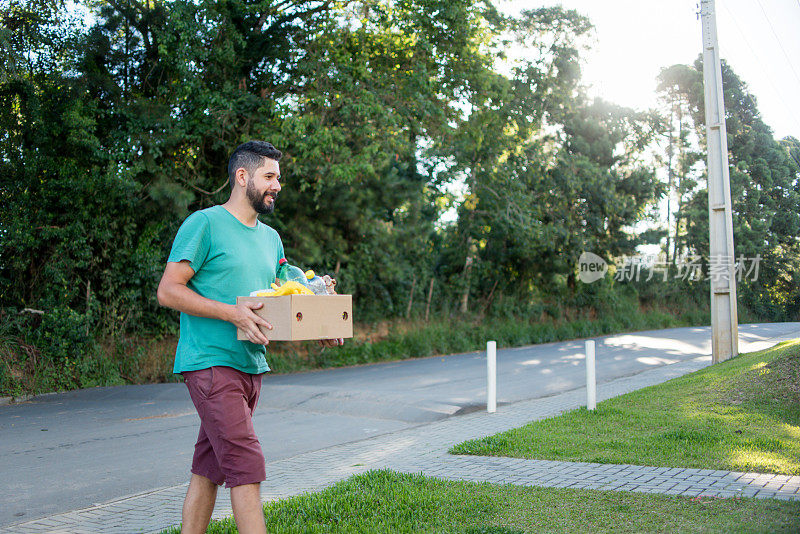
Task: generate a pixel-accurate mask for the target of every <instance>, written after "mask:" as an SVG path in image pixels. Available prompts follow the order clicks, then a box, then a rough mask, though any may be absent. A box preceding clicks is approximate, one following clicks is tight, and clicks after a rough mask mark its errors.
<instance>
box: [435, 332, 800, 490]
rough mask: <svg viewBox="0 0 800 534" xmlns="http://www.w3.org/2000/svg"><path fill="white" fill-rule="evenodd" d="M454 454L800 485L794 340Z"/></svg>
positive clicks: (799, 366) (799, 384)
mask: <svg viewBox="0 0 800 534" xmlns="http://www.w3.org/2000/svg"><path fill="white" fill-rule="evenodd" d="M450 452H451V453H453V454H474V455H483V456H512V457H517V458H539V459H547V460H565V461H578V462H597V463H624V464H635V465H649V466H660V467H695V468H703V469H726V470H732V471H755V472H761V473H778V474H786V475H800V340H795V341H792V342H787V343H782V344H780V345H777V346H775V347H773V348H770V349H767V350H764V351H760V352H755V353H751V354H743V355H740V356H738V357H736V358H733V359H731V360H728V361H726V362H723V363H720V364H717V365H713V366H710V367H707V368H705V369H702V370H700V371H698V372H695V373H692V374H689V375H686V376H683V377H681V378H676V379H673V380H670V381H668V382H665V383H663V384H659V385H657V386H652V387H648V388H645V389H641V390H638V391H635V392H632V393H628V394H626V395H622V396H619V397H615V398H613V399H609V400H606V401H604V402H601V403H599V404H598V406H597V410H595V411H593V412H589V411H587V410H586V409H585V408H581V409H578V410H573V411H571V412H568V413H566V414H563V415H561V416H558V417H554V418H550V419H544V420H541V421H536V422H533V423H530V424H528V425H525V426H523V427H521V428H517V429H513V430H509V431H507V432H503V433H500V434H496V435H494V436H490V437H486V438H482V439H476V440H471V441H467V442H464V443H461V444H459V445H456V446H455V447H453V448H452V449H451V451H450Z"/></svg>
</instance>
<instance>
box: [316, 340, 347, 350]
mask: <svg viewBox="0 0 800 534" xmlns="http://www.w3.org/2000/svg"><path fill="white" fill-rule="evenodd" d="M319 344H320V345H322V348H323V349H324V348H325V347H338V346H339V345H344V339H342V338H337V339H320V340H319Z"/></svg>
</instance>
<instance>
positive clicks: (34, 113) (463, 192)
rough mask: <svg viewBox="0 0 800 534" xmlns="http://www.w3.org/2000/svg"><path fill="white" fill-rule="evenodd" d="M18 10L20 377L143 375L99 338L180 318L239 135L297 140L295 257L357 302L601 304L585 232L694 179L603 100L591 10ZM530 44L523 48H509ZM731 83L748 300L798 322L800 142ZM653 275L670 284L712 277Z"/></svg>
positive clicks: (0, 277) (290, 166) (692, 232)
mask: <svg viewBox="0 0 800 534" xmlns="http://www.w3.org/2000/svg"><path fill="white" fill-rule="evenodd" d="M3 6H4V7H3V8H2V9H3V10H2V13H1V14H0V16H1V17H2V26H0V51H2V56H3V62H2V64H0V104H1V105H0V125H1V126H2V128H0V201H1V202H2V205H3V210H1V211H0V319H1V320H2V326H0V340H2V347H0V353H1V354H2V362H3V363H2V364H1V365H0V383H13V382H14V380H16V378H14V377H17V378H18V377H19V376H18V375H20V374H30V373H33V374H37V373H39V374H40V375H41V376H45V375H46V376H48V377H49V379H48V380H46V381H45V382H44V383H47V384H49V385H48V387H53V388H69V387H76V386H80V385H82V384H85V381H86V376H87V373H88V374H89V375H92V376H94V375H97V376H101V375H104V374H106V373H107V371H108V369H109V368H111V369H114V368H117V370H116V371H115V373H116V374H118V375H121V376H124V375H125V374H126V373H125V372H124V370H123V369H122V368H120V367H119V365H115V363H114V361H113V358H112V359H111V360H109V359H108V358H107V357H90V356H89V355H90V354H98V350H100V345H98V340H101V339H102V340H106V339H108V338H111V339H116V340H121V339H126V338H129V337H130V336H131V335H137V336H140V337H142V338H152V337H153V336H159V335H162V334H165V333H173V334H174V332H175V330H176V326H177V324H176V321H175V314H174V313H173V312H171V311H168V310H163V309H159V307H158V305H157V303H156V300H155V287H156V284H157V282H158V279H159V276H160V273H161V271H162V270H163V266H164V262H165V260H166V257H167V253H168V251H169V246H170V243H171V240H172V238H173V236H174V234H175V231H176V230H177V227H178V226H179V224H180V223H181V221H182V220H183V219H184V218H185V217H186V216H187V215H188V214H189V213H190V212H191V211H193V210H196V209H200V208H205V207H208V206H210V205H213V204H217V203H220V202H222V201H224V200H225V199H226V198H227V195H228V185H227V177H226V175H225V168H226V163H227V158H228V155H229V153H230V152H231V151H232V149H233V148H234V147H235V146H236V145H237V144H239V143H240V142H243V141H245V140H249V139H254V138H255V139H266V140H269V141H271V142H273V143H274V144H275V145H276V146H278V147H279V148H280V149H281V150H283V151H284V153H285V157H284V159H283V160H282V161H281V165H282V173H283V180H284V184H283V185H284V189H283V191H282V193H281V195H280V198H279V200H278V209H277V210H276V212H275V214H274V215H273V216H269V217H265V218H264V222H266V223H268V224H270V225H272V226H273V227H275V228H276V229H277V230H278V231H279V232H280V234H281V236H282V237H283V240H284V244H285V247H286V250H287V255H288V257H289V259H290V260H291V261H293V262H295V263H298V264H300V265H302V266H304V267H306V268H314V269H315V270H317V271H321V272H328V273H331V274H333V275H334V276H335V277H336V278H337V279H338V280H339V283H340V286H339V287H340V288H342V289H343V290H344V291H346V292H348V293H352V294H353V296H354V299H355V302H356V309H357V315H358V318H359V319H361V320H366V321H371V320H383V319H391V318H400V317H412V318H413V317H420V318H421V317H427V316H430V315H438V316H441V317H449V316H451V315H453V314H473V315H474V314H477V315H479V316H506V317H528V316H535V315H537V314H538V313H540V311H539V310H541V309H542V308H543V307H550V308H554V309H559V310H569V309H572V310H575V309H580V310H582V311H583V313H584V314H586V315H587V316H595V315H602V314H604V313H608V312H609V311H613V310H614V309H615V306H618V304H619V303H620V302H621V301H623V300H625V298H623V297H622V296H621V293H620V287H619V284H616V283H614V282H612V281H610V280H606V281H604V282H598V283H595V284H593V285H585V284H581V283H578V282H577V281H576V272H577V271H576V263H577V259H578V257H579V256H580V254H581V252H583V251H584V250H590V251H592V252H594V253H596V254H599V255H600V256H602V257H604V258H606V259H607V260H612V259H613V258H616V257H619V256H620V255H631V254H634V253H635V250H636V246H637V245H638V244H642V243H645V242H647V240H648V239H649V238H653V236H655V237H656V238H657V237H658V234H657V233H653V232H649V233H648V232H645V233H643V234H637V232H635V231H634V230H633V229H634V228H636V225H637V223H639V222H641V221H643V220H645V219H646V218H647V216H648V213H649V210H651V209H652V207H653V206H654V205H655V204H656V203H657V202H658V201H659V199H660V198H662V196H663V194H664V192H665V191H671V190H672V188H673V182H672V181H669V183H666V184H664V183H662V182H663V180H661V179H660V177H659V173H658V172H657V171H658V169H657V166H658V165H659V163H658V162H653V161H651V160H650V157H649V155H650V154H651V153H653V149H654V147H658V146H660V145H663V143H664V142H665V139H666V136H665V131H666V130H665V126H664V121H663V120H661V119H660V117H659V115H658V114H657V113H654V112H640V111H635V110H631V109H628V108H625V107H621V106H618V105H614V104H611V103H607V102H602V101H599V100H595V101H591V100H589V99H588V98H587V97H586V95H585V93H584V90H583V88H582V87H581V85H580V55H581V52H582V51H583V50H585V48H586V43H587V42H588V37H589V35H590V32H591V24H590V22H589V21H588V20H587V19H586V18H585V17H583V16H581V15H579V14H578V13H576V12H574V11H567V10H564V9H562V8H558V7H553V8H540V9H534V10H530V11H524V12H523V13H522V14H521V15H520V16H518V17H507V16H505V15H502V14H501V13H499V12H498V11H497V9H496V8H495V6H494V5H493V4H492V3H491V1H490V0H480V1H469V0H455V1H453V0H447V1H445V0H391V1H377V0H365V1H358V2H355V1H353V2H350V1H340V2H334V1H332V0H293V1H277V0H230V1H226V2H215V1H210V0H169V1H154V2H149V1H148V2H139V1H126V2H120V1H117V0H101V1H95V0H92V1H88V0H86V1H83V2H77V3H73V2H66V1H64V0H60V1H56V2H51V1H45V0H27V1H21V2H17V1H14V2H10V3H5V4H3ZM87 14H88V15H89V16H84V15H87ZM512 42H513V43H518V44H520V45H522V46H525V47H526V50H527V51H528V52H529V53H527V54H526V56H525V59H518V60H513V61H512V60H508V59H507V58H506V50H507V48H508V47H509V46H510V43H512ZM692 69H696V67H685V70H689V71H691V70H692ZM684 85H686V84H683V85H681V84H677V86H676V87H677V88H675V89H672V93H674V95H678V96H680V95H687V96H685V97H683V96H681V98H682V100H681V102H683V104H681V105H683V106H684V107H685V108H686V121H689V120H690V118H691V119H692V121H693V122H692V123H691V125H690V124H689V122H686V124H687V125H689V126H687V128H689V127H691V128H695V129H697V128H699V127H700V126H699V125H700V124H701V120H700V118H699V111H698V110H701V109H702V107H701V106H700V100H698V99H699V98H701V94H702V91H701V90H700V91H699V92H698V88H697V83H696V80H695V82H693V83H692V84H688V86H687V87H684ZM726 91H728V93H730V94H728V96H727V97H728V99H729V100H730V102H729V106H730V109H731V112H730V113H731V119H730V120H729V130H730V131H731V138H730V142H729V144H730V147H731V152H732V174H731V175H732V180H733V182H734V192H735V194H736V195H737V197H736V199H735V206H736V209H737V235H739V234H740V235H741V239H742V243H744V245H743V247H742V248H741V251H742V252H743V253H746V254H749V255H752V254H756V253H760V254H761V255H762V257H764V258H765V260H764V270H763V275H762V276H763V277H762V279H760V280H759V282H758V283H757V284H751V285H749V286H747V287H746V288H745V291H743V295H744V296H745V299H746V302H747V304H748V306H750V307H752V308H754V309H757V310H759V312H760V313H762V316H765V317H770V318H793V317H796V314H797V313H798V310H800V293H799V291H800V290H798V280H797V278H796V277H797V276H798V275H797V274H795V271H794V270H791V269H789V268H788V265H791V262H792V261H794V260H796V259H797V240H796V237H795V236H796V235H797V229H798V221H797V214H798V210H797V202H798V194H797V187H798V185H797V173H798V171H797V169H798V166H797V164H796V159H797V143H796V141H794V144H792V140H791V139H789V140H786V141H785V142H784V143H783V144H779V143H777V142H775V141H774V139H772V137H771V134H770V132H769V129H768V128H767V127H766V126H765V125H764V124H763V123H762V122H761V121H760V119H759V118H758V112H757V109H756V108H755V103H754V101H753V99H752V97H750V96H749V95H748V94H747V92H746V88H745V87H744V85H743V84H742V83H741V82H740V81H739V80H738V78H736V77H735V75H734V74H733V73H732V72H731V71H730V69H727V68H726ZM726 94H727V93H726ZM678 96H675V98H678ZM734 119H735V120H734ZM687 131H689V130H687ZM696 144H697V143H695V145H694V146H693V145H692V140H691V139H687V140H685V143H684V145H685V150H684V152H683V157H684V158H685V159H686V160H687V161H689V160H691V158H692V157H694V161H698V160H699V159H700V158H697V157H696V156H691V151H694V152H697V150H698V149H699V148H698V146H696ZM792 151H794V152H792ZM791 154H794V159H792V157H791ZM670 165H671V163H670ZM687 165H688V164H687ZM686 168H687V169H688V168H689V167H686ZM687 172H688V171H687ZM693 172H695V174H696V175H697V176H695V178H694V179H695V182H696V184H702V181H703V177H702V171H701V170H697V169H696V168H695V171H693ZM675 183H677V182H675ZM681 183H683V184H684V185H683V186H681V187H683V188H684V189H682V193H681V194H682V195H683V201H682V204H681V205H680V210H679V214H680V217H681V220H682V221H683V225H682V226H681V225H678V226H677V227H678V228H679V231H678V234H680V235H679V237H680V243H681V247H683V249H682V250H685V251H689V252H698V253H701V254H702V253H703V250H704V249H703V244H704V242H705V241H704V239H705V238H704V237H703V236H704V234H703V232H704V231H705V230H704V221H705V220H707V215H704V211H703V198H704V197H703V192H702V187H701V186H700V185H697V187H694V186H691V185H692V182H691V180H689V179H687V181H685V182H681ZM687 184H688V185H687ZM753 184H757V185H756V186H754V185H753ZM690 186H691V187H690ZM737 238H738V237H737ZM667 248H670V245H669V243H667ZM767 263H768V266H767ZM637 289H638V291H639V292H640V294H641V296H642V297H643V298H645V299H651V300H658V298H659V296H660V295H663V294H664V293H669V292H672V293H679V292H686V291H690V292H698V291H699V293H698V294H702V293H703V292H705V291H706V290H705V286H704V285H703V282H697V283H694V284H688V285H686V284H683V283H681V284H677V283H671V284H650V285H648V286H646V287H644V286H643V287H638V288H637ZM627 294H630V292H627V293H626V295H627ZM106 356H108V355H106ZM42 373H43V374H42ZM112 374H113V373H112ZM4 377H5V378H4ZM2 389H3V390H4V391H8V387H5V386H4V387H3V388H2ZM12 389H13V388H12Z"/></svg>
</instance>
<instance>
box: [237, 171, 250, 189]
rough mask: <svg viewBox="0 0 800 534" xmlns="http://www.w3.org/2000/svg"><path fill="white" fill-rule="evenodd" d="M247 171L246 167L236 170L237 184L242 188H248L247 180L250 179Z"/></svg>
mask: <svg viewBox="0 0 800 534" xmlns="http://www.w3.org/2000/svg"><path fill="white" fill-rule="evenodd" d="M248 178H249V177H248V175H247V171H246V170H245V168H244V167H239V168H238V169H236V183H237V184H239V185H240V186H242V187H247V179H248Z"/></svg>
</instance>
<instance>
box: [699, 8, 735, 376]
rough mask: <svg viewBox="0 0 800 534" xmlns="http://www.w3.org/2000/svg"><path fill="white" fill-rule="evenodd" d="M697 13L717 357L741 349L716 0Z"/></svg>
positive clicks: (716, 359) (713, 344) (715, 360)
mask: <svg viewBox="0 0 800 534" xmlns="http://www.w3.org/2000/svg"><path fill="white" fill-rule="evenodd" d="M700 18H701V23H702V25H703V81H704V83H705V100H706V102H705V104H706V148H707V150H708V223H709V224H708V227H709V233H710V247H709V254H710V255H709V258H708V259H709V277H710V281H711V336H712V337H711V350H712V356H711V361H712V363H719V362H722V361H725V360H727V359H729V358H732V357H734V356H736V355H737V354H738V353H739V318H738V315H737V312H736V277H735V271H734V254H733V211H732V209H731V184H730V176H729V173H728V139H727V130H726V128H725V102H724V100H723V97H722V95H723V93H722V67H721V66H720V59H719V46H718V45H717V19H716V12H715V10H714V0H701V2H700Z"/></svg>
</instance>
